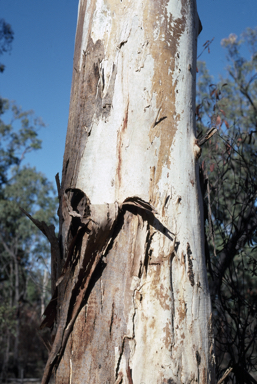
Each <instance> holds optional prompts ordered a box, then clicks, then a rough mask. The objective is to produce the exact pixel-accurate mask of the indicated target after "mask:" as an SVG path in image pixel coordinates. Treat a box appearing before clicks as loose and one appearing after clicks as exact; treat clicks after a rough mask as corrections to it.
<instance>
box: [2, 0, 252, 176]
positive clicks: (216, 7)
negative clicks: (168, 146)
mask: <svg viewBox="0 0 257 384" xmlns="http://www.w3.org/2000/svg"><path fill="white" fill-rule="evenodd" d="M197 4H198V13H199V15H200V18H201V21H202V24H203V31H202V32H201V34H200V36H199V42H198V48H199V51H201V50H202V45H203V44H204V42H205V41H206V40H211V39H212V38H213V37H214V41H213V43H212V44H211V53H210V54H208V53H207V51H206V52H205V53H204V54H203V55H202V56H201V60H205V61H206V62H207V66H208V68H209V69H210V72H211V74H213V75H214V76H215V77H216V78H217V76H218V74H219V73H221V72H222V71H223V69H224V67H225V65H226V60H225V51H224V49H223V48H222V47H221V45H220V41H221V39H222V38H224V37H227V36H228V35H229V34H230V33H235V34H237V35H240V34H241V33H242V32H243V30H244V29H245V28H246V27H252V28H253V27H255V26H257V0H244V1H242V0H198V1H197ZM77 8H78V1H75V0H0V18H4V19H5V21H6V22H8V23H10V24H11V26H12V28H13V30H14V33H15V38H14V41H13V48H12V51H11V53H10V54H5V55H3V56H2V57H1V59H0V61H1V62H2V63H3V64H5V65H6V69H5V72H4V73H3V74H0V95H1V96H2V97H6V98H8V99H11V100H15V101H16V102H17V103H18V104H19V105H21V106H22V108H23V109H24V110H30V109H33V110H34V111H35V114H36V115H37V116H40V117H42V119H43V120H44V122H45V124H46V128H44V129H42V130H41V131H40V138H41V139H42V140H43V149H42V150H40V151H37V152H35V153H34V154H30V155H29V156H27V159H26V162H30V164H31V165H33V166H36V168H37V170H38V171H42V172H43V173H45V174H46V176H47V177H48V178H49V179H50V180H51V181H54V177H55V174H56V173H57V172H59V173H60V175H61V170H62V158H63V153H64V145H65V136H66V129H67V122H68V112H69V99H70V88H71V79H72V61H73V51H74V40H75V32H76V22H77ZM223 73H224V72H223Z"/></svg>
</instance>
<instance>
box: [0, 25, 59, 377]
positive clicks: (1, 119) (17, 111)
mask: <svg viewBox="0 0 257 384" xmlns="http://www.w3.org/2000/svg"><path fill="white" fill-rule="evenodd" d="M12 40H13V31H12V29H11V26H10V25H9V24H7V23H6V22H5V21H4V20H0V55H2V54H3V53H4V52H7V51H9V50H10V49H11V43H12ZM3 70H4V65H2V64H1V65H0V71H1V72H3ZM8 119H9V122H8V123H7V120H8ZM42 126H44V124H43V122H42V121H41V119H38V118H35V117H34V114H33V112H31V111H29V112H23V111H22V110H21V108H19V107H18V106H17V105H16V104H15V103H11V102H9V101H8V100H7V99H3V98H0V367H1V368H0V382H2V381H4V380H5V379H6V378H7V377H8V375H11V376H14V375H15V376H17V375H18V374H19V373H20V372H19V371H20V370H25V373H26V375H27V376H29V375H34V376H35V375H36V376H40V375H41V370H42V367H43V364H44V361H45V359H46V349H45V347H44V346H43V345H42V343H41V340H40V338H39V335H38V332H37V328H38V325H39V323H40V316H41V315H42V310H43V308H44V304H45V303H44V302H45V300H47V297H48V296H49V292H50V291H49V287H48V291H47V289H46V288H47V287H46V285H47V276H48V274H49V272H48V271H47V270H49V265H48V264H49V246H48V244H47V243H46V241H45V239H44V238H43V237H42V235H41V234H40V233H39V232H38V231H37V230H36V229H35V227H34V226H33V225H31V223H28V220H27V218H26V217H25V216H24V214H23V213H22V212H21V210H20V208H19V207H20V206H21V207H22V208H23V209H25V210H27V211H28V212H30V213H33V214H34V215H35V217H36V218H38V219H40V220H46V221H48V222H49V221H50V222H54V220H55V207H56V201H55V198H54V191H53V186H52V184H51V183H49V182H48V181H47V179H46V178H45V177H44V175H42V174H41V173H40V172H37V171H36V170H35V169H34V168H32V167H30V166H28V165H23V163H22V161H23V159H24V158H25V156H26V154H27V153H28V152H30V151H32V150H36V149H39V148H40V147H41V140H39V138H38V130H39V129H40V127H42Z"/></svg>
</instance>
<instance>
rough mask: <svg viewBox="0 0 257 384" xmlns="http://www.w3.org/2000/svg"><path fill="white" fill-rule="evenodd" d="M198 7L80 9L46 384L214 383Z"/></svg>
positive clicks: (185, 1) (83, 4) (187, 0)
mask: <svg viewBox="0 0 257 384" xmlns="http://www.w3.org/2000/svg"><path fill="white" fill-rule="evenodd" d="M200 28H201V27H200V22H199V18H198V14H197V10H196V2H195V1H191V0H170V1H167V0H162V1H153V0H147V1H144V2H141V1H130V2H129V1H126V0H125V1H120V0H119V1H109V0H106V1H102V0H97V1H96V0H93V1H83V0H80V2H79V8H78V21H77V32H76V41H75V54H74V71H73V80H72V90H71V102H70V114H69V123H68V131H67V137H66V148H65V154H64V162H63V173H62V184H61V189H60V191H59V197H60V208H59V215H60V235H59V240H60V254H57V255H56V259H55V260H54V262H55V271H56V275H55V280H56V291H55V294H54V296H53V299H52V301H51V302H50V304H49V306H48V307H47V309H46V311H45V314H46V318H45V320H44V322H43V324H42V327H44V326H50V327H52V326H53V325H54V323H55V322H56V326H55V327H54V331H53V336H54V342H53V345H52V349H51V352H50V355H49V359H48V362H47V365H46V368H45V373H44V376H43V380H42V383H43V384H45V383H47V382H48V381H49V379H50V376H51V373H52V372H53V370H55V371H56V372H55V383H63V382H72V383H82V382H87V383H92V384H93V383H116V384H118V383H132V382H133V383H135V384H139V383H143V382H144V383H154V384H155V383H182V382H183V383H196V382H204V383H212V382H213V380H214V376H213V371H214V350H213V337H212V325H211V324H212V321H211V303H210V295H209V288H208V282H207V274H206V267H205V257H204V237H203V212H202V204H201V192H200V187H199V177H198V163H197V161H198V157H199V155H200V151H201V150H200V147H199V145H198V144H197V140H196V137H195V129H196V126H195V74H196V43H197V35H198V33H199V31H200Z"/></svg>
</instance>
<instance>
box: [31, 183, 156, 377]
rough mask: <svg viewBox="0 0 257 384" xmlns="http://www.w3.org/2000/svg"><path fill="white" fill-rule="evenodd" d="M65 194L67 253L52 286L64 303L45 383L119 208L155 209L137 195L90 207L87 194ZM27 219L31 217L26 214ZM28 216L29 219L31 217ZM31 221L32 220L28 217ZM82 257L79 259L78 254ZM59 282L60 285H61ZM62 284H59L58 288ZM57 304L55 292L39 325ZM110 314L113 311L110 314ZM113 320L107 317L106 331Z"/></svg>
mask: <svg viewBox="0 0 257 384" xmlns="http://www.w3.org/2000/svg"><path fill="white" fill-rule="evenodd" d="M66 192H67V193H69V197H67V206H68V213H69V215H70V216H71V217H72V220H71V222H70V228H69V231H68V235H67V239H68V244H69V246H68V254H67V257H66V261H65V264H64V266H63V270H62V274H61V276H60V277H59V279H58V281H57V283H56V285H57V287H58V288H59V286H60V289H62V290H63V293H64V298H63V300H64V305H62V308H61V309H60V314H59V319H58V324H59V325H58V328H57V333H56V336H55V339H54V343H53V346H52V349H51V352H50V355H49V358H48V361H47V364H46V368H45V371H44V375H43V378H42V384H46V383H48V381H49V379H50V376H51V373H52V369H53V366H54V365H55V364H58V362H59V361H60V359H61V357H62V354H63V351H64V348H65V346H66V343H67V340H68V337H69V335H70V332H71V331H72V327H73V325H74V322H75V320H76V318H77V316H78V314H79V312H80V310H81V305H82V303H83V300H84V298H85V295H86V293H87V289H88V286H89V283H90V279H91V277H92V275H93V273H94V271H95V269H96V267H97V265H98V263H99V262H100V260H101V258H102V256H103V255H104V254H105V252H106V250H107V248H108V246H110V243H111V242H112V240H113V238H112V236H113V233H114V231H115V226H116V225H117V223H118V222H119V221H120V215H121V214H123V213H124V211H123V208H125V207H127V206H134V207H136V208H139V210H138V214H140V209H141V210H143V211H147V212H148V214H149V213H151V214H152V213H153V212H155V210H154V208H153V207H152V206H151V204H149V203H147V202H145V201H143V200H142V199H140V198H137V197H131V198H127V199H126V200H125V201H124V202H123V203H122V204H120V205H118V204H117V203H116V204H112V205H110V204H106V205H99V206H91V205H90V202H89V199H88V198H87V196H86V195H85V194H84V193H83V192H82V191H80V190H78V189H70V190H68V191H66ZM30 218H31V217H30ZM31 219H32V218H31ZM32 221H35V220H34V219H32ZM81 254H82V255H83V258H82V259H80V260H79V256H80V255H81ZM62 283H63V284H62ZM61 285H63V287H61ZM53 305H54V306H56V305H57V300H56V294H55V295H54V297H53V298H52V300H51V301H50V303H49V305H48V307H47V308H46V311H45V313H44V315H45V316H46V318H45V319H44V321H43V322H42V324H41V329H42V328H44V327H45V326H52V324H53V314H56V313H57V311H56V310H55V309H54V308H53ZM112 316H113V314H112ZM112 323H113V319H112V320H111V326H110V333H111V327H112Z"/></svg>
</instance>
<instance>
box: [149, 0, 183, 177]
mask: <svg viewBox="0 0 257 384" xmlns="http://www.w3.org/2000/svg"><path fill="white" fill-rule="evenodd" d="M167 5H168V0H166V1H164V2H163V1H162V2H161V1H155V0H152V1H150V2H149V5H148V6H146V8H145V16H144V17H145V19H147V20H148V21H147V22H146V23H145V24H146V35H147V36H149V40H150V42H151V43H150V52H151V55H152V57H153V58H154V62H155V73H154V77H153V86H152V93H153V94H156V95H157V99H156V100H157V108H158V116H157V117H156V121H158V123H159V124H156V121H155V122H153V125H152V128H151V130H150V132H149V138H150V141H151V142H153V140H154V138H155V137H159V138H160V141H161V143H160V150H159V154H158V163H157V167H156V178H155V182H156V184H157V183H158V181H159V179H160V177H161V173H162V169H163V165H164V164H166V165H167V167H170V160H169V156H170V148H171V145H172V142H173V138H174V136H175V133H176V130H177V124H178V122H179V120H180V115H179V114H177V113H176V107H175V101H176V92H178V89H177V84H176V82H174V80H173V77H174V71H175V69H176V60H175V57H176V55H179V53H178V45H179V41H180V37H181V35H182V34H183V32H184V31H185V27H186V14H187V2H186V1H185V0H183V1H182V2H181V14H182V17H180V18H178V19H174V18H173V16H172V15H170V14H168V12H167ZM149 19H150V20H151V21H149ZM155 28H159V38H158V39H155V38H154V36H153V33H154V29H155ZM160 36H164V38H163V39H161V38H160ZM160 52H161V55H160ZM177 57H179V56H177ZM179 70H180V69H179Z"/></svg>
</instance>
